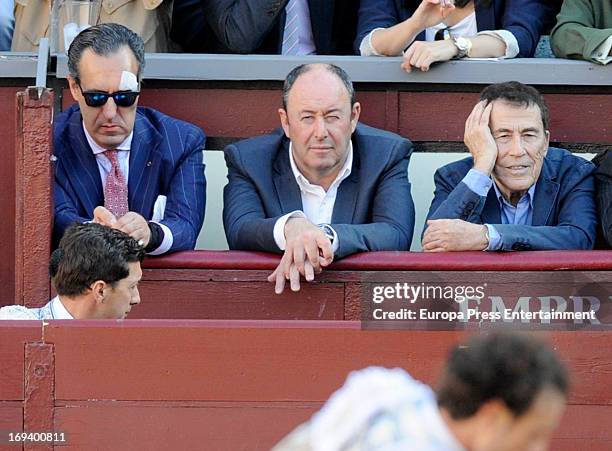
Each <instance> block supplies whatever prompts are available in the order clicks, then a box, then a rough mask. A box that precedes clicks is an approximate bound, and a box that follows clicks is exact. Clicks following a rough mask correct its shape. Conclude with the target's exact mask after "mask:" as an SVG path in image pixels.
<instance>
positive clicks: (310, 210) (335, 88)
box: [223, 64, 414, 293]
mask: <svg viewBox="0 0 612 451" xmlns="http://www.w3.org/2000/svg"><path fill="white" fill-rule="evenodd" d="M283 94H284V95H283V105H284V107H283V108H281V109H279V115H280V119H281V124H282V130H280V129H279V130H277V131H275V132H274V133H272V134H270V135H265V136H260V137H256V138H251V139H247V140H244V141H241V142H239V143H236V144H232V145H230V146H228V147H227V148H226V149H225V159H226V162H227V166H228V179H229V182H228V184H227V185H226V187H225V190H224V209H223V223H224V226H225V234H226V236H227V241H228V243H229V246H230V249H243V250H257V251H268V252H284V254H283V257H282V259H281V262H280V264H279V266H278V267H277V268H276V270H275V271H274V273H273V274H272V275H270V277H269V278H268V280H269V281H270V282H273V281H275V282H276V292H277V293H280V292H282V291H283V288H284V285H285V280H290V281H291V289H292V290H294V291H297V290H299V276H300V274H301V275H303V276H304V277H305V278H306V280H307V281H311V280H313V278H314V274H315V273H317V272H319V271H321V269H322V268H323V267H325V266H327V265H329V264H330V263H331V262H332V261H333V260H334V259H335V258H340V257H344V256H346V255H350V254H353V253H356V252H366V251H382V250H408V249H409V248H410V242H411V240H412V232H413V227H414V205H413V203H412V198H411V195H410V184H409V182H408V174H407V170H408V161H409V158H410V153H411V151H412V144H411V143H410V141H408V140H407V139H404V138H401V137H400V136H397V135H395V134H392V133H389V132H385V131H382V130H378V129H375V128H372V127H368V126H366V125H362V124H358V119H359V113H360V108H361V107H360V105H359V103H357V102H356V101H355V99H354V90H353V86H352V83H351V82H350V80H349V78H348V75H347V74H346V73H345V72H344V71H343V70H342V69H340V68H339V67H337V66H333V65H323V64H308V65H301V66H298V67H296V68H295V69H293V70H292V71H291V72H290V73H289V75H288V76H287V79H286V80H285V86H284V89H283Z"/></svg>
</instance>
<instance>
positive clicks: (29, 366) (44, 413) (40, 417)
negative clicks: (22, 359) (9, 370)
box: [23, 343, 55, 450]
mask: <svg viewBox="0 0 612 451" xmlns="http://www.w3.org/2000/svg"><path fill="white" fill-rule="evenodd" d="M25 372H26V373H25V400H24V407H23V426H24V430H25V431H26V432H51V431H53V404H54V386H55V365H54V355H53V345H50V344H43V343H28V344H26V366H25ZM30 449H53V446H52V444H51V443H44V444H42V443H36V442H28V443H26V444H25V446H24V450H30Z"/></svg>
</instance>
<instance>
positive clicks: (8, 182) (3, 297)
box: [0, 87, 20, 306]
mask: <svg viewBox="0 0 612 451" xmlns="http://www.w3.org/2000/svg"><path fill="white" fill-rule="evenodd" d="M19 90H20V88H14V87H0V142H1V143H2V146H0V152H1V157H2V164H0V211H2V212H4V214H3V215H2V216H3V217H2V221H0V236H1V237H2V245H1V246H0V286H2V290H1V292H0V306H2V305H11V304H14V303H15V247H14V244H13V243H14V242H15V216H14V214H13V212H14V211H15V125H16V122H17V118H16V114H15V111H16V108H15V96H16V95H17V92H18V91H19Z"/></svg>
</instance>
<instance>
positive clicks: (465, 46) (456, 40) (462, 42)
mask: <svg viewBox="0 0 612 451" xmlns="http://www.w3.org/2000/svg"><path fill="white" fill-rule="evenodd" d="M451 39H452V40H453V44H455V47H457V50H459V53H457V56H455V58H465V57H466V56H470V50H472V41H471V40H469V39H468V38H464V37H461V36H459V37H457V36H453V37H452V38H451Z"/></svg>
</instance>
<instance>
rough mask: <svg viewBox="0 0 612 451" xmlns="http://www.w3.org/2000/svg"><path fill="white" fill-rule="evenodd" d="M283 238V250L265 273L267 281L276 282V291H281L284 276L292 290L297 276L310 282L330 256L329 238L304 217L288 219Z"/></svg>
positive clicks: (298, 281) (297, 280)
mask: <svg viewBox="0 0 612 451" xmlns="http://www.w3.org/2000/svg"><path fill="white" fill-rule="evenodd" d="M285 239H286V240H287V246H286V248H285V253H284V254H283V257H282V258H281V261H280V263H279V264H278V266H277V267H276V269H275V270H274V272H273V273H272V274H270V275H269V276H268V282H275V283H276V286H275V289H274V291H275V292H276V294H281V293H282V292H283V290H284V289H285V281H286V280H289V283H290V287H291V290H292V291H299V289H300V276H304V278H305V279H306V281H307V282H312V281H313V280H314V276H315V274H319V273H320V272H321V271H322V270H323V268H324V267H326V266H329V265H330V264H331V262H332V261H333V260H334V251H333V250H332V244H331V242H330V240H329V238H327V236H325V233H324V232H323V230H321V229H320V228H319V227H317V226H316V225H314V224H313V223H312V222H310V221H308V220H307V219H304V218H291V219H289V220H288V221H287V223H286V224H285Z"/></svg>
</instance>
